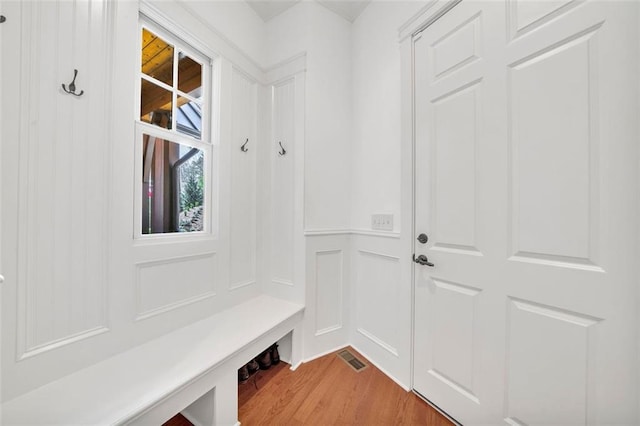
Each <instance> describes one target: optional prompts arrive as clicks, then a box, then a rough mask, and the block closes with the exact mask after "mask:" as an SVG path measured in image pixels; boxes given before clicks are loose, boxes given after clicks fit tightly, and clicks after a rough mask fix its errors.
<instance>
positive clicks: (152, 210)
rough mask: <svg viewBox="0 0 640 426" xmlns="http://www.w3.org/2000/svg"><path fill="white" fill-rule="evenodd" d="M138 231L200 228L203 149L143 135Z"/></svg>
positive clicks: (181, 230) (201, 219)
mask: <svg viewBox="0 0 640 426" xmlns="http://www.w3.org/2000/svg"><path fill="white" fill-rule="evenodd" d="M143 150H144V152H143V160H142V161H143V164H142V170H143V173H142V194H141V196H142V233H143V234H157V233H168V232H195V231H202V230H204V189H205V188H204V152H203V151H202V150H199V149H197V148H192V147H189V146H186V145H181V144H179V143H175V142H171V141H168V140H164V139H160V138H156V137H153V136H149V135H143Z"/></svg>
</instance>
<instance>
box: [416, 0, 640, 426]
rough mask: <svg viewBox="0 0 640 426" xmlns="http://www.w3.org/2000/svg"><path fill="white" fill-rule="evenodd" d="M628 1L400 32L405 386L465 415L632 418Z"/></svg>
mask: <svg viewBox="0 0 640 426" xmlns="http://www.w3.org/2000/svg"><path fill="white" fill-rule="evenodd" d="M637 8H638V4H637V3H636V2H604V1H591V2H590V1H586V2H581V1H553V2H551V1H549V2H531V1H517V0H507V1H506V2H469V1H463V2H461V3H460V4H458V5H456V6H455V7H453V9H452V10H450V11H449V12H447V13H446V14H444V16H442V17H441V18H440V19H438V20H436V21H435V22H434V23H433V24H431V25H429V26H428V27H427V28H426V29H425V30H423V31H422V32H421V33H419V34H417V35H416V36H414V40H413V43H414V105H415V111H414V114H415V117H414V125H415V157H414V160H415V230H416V237H417V236H418V234H421V233H424V234H425V235H426V236H427V237H428V241H427V242H426V243H424V244H423V243H420V242H419V241H417V240H416V242H415V255H416V256H419V255H424V256H426V258H428V261H427V260H424V258H422V263H424V264H418V263H416V264H415V329H414V330H415V336H414V337H415V345H414V351H415V352H414V388H415V390H416V391H417V392H418V393H420V394H421V395H423V396H424V397H425V398H427V399H428V400H430V401H431V402H432V403H433V404H435V405H437V406H438V407H440V408H441V409H442V410H444V411H445V412H447V413H448V414H449V415H451V416H452V417H453V418H455V419H456V420H458V421H459V422H461V423H463V424H465V425H480V424H482V425H498V424H508V425H529V426H533V425H586V424H589V425H605V424H606V425H611V424H616V425H632V424H638V417H637V412H636V410H637V406H638V396H637V389H636V386H637V382H638V371H637V368H638V367H637V363H638V355H637V341H638V329H637V298H636V288H637V286H638V270H637V267H636V266H635V265H636V264H637V258H638V249H637V246H636V244H637V241H638V235H639V232H638V222H639V219H638V189H639V188H638V180H639V179H638V173H637V169H638V128H637V121H638V116H639V115H638V79H639V77H638V75H637V69H638V68H637V66H638V52H639V50H638V38H639V37H638V29H637V28H638V17H639V14H638V10H637ZM427 262H428V263H433V266H429V265H427V264H426V263H427Z"/></svg>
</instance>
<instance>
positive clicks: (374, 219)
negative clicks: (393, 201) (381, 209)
mask: <svg viewBox="0 0 640 426" xmlns="http://www.w3.org/2000/svg"><path fill="white" fill-rule="evenodd" d="M371 229H376V230H378V231H393V215H392V214H372V215H371Z"/></svg>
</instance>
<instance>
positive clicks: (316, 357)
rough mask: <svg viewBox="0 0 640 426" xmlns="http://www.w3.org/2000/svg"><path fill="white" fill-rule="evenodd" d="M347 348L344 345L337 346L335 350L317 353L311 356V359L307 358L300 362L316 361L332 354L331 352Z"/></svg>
mask: <svg viewBox="0 0 640 426" xmlns="http://www.w3.org/2000/svg"><path fill="white" fill-rule="evenodd" d="M347 346H349V344H344V345H341V346H337V347H335V348H333V349H329V350H328V351H324V352H321V353H319V354H316V355H313V356H311V357H309V358H305V359H304V360H303V361H302V362H310V361H313V360H314V359H318V358H321V357H323V356H325V355H329V354H330V353H332V352H335V351H339V350H340V349H344V348H346V347H347Z"/></svg>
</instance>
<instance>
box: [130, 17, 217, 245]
mask: <svg viewBox="0 0 640 426" xmlns="http://www.w3.org/2000/svg"><path fill="white" fill-rule="evenodd" d="M144 29H146V30H148V31H150V32H152V33H153V34H155V35H157V36H158V37H160V38H162V39H163V40H164V41H165V42H167V43H168V44H171V45H172V46H173V49H174V51H173V82H172V86H169V85H168V84H166V83H164V82H162V81H160V80H156V79H155V78H153V77H151V76H149V75H147V74H144V73H143V72H142V69H141V56H140V54H141V52H142V32H143V30H144ZM189 39H190V37H188V36H187V35H186V34H185V33H184V32H183V31H178V30H177V29H176V28H172V27H171V25H167V24H166V23H165V24H159V23H156V22H154V21H153V20H151V19H150V18H149V17H147V16H146V15H144V14H143V13H140V14H139V18H138V32H137V50H136V52H137V60H136V72H135V76H136V94H135V106H136V107H135V117H134V123H135V124H134V127H135V138H134V146H135V153H134V158H135V166H134V179H135V185H134V191H135V192H134V200H135V201H134V227H133V231H134V232H133V234H134V235H133V238H134V240H135V242H136V243H139V244H144V243H149V242H160V241H165V242H166V241H176V240H179V241H184V240H192V239H195V240H200V239H203V238H208V239H210V238H212V237H214V238H215V237H216V231H217V221H215V222H214V217H217V215H214V209H216V207H217V206H216V205H214V201H215V197H214V194H215V192H217V191H215V190H217V188H214V184H215V183H214V178H215V177H217V175H218V174H217V173H214V164H215V161H214V149H215V147H216V146H217V142H218V140H217V138H214V135H215V134H216V133H215V132H214V124H215V123H216V121H217V120H215V119H216V118H217V115H218V114H219V111H214V106H215V105H219V102H218V98H219V90H214V79H215V78H216V77H215V75H216V74H217V73H218V70H217V68H218V67H217V66H216V61H215V58H214V57H212V56H210V55H207V54H204V53H202V52H201V51H200V50H198V49H196V48H195V47H194V45H195V43H193V42H190V40H189ZM180 53H184V54H185V55H186V56H188V57H189V58H191V59H192V60H194V61H195V62H197V63H199V64H200V65H201V67H202V68H201V69H202V86H201V99H202V101H201V102H198V103H199V104H200V107H201V109H202V115H201V119H202V122H201V123H202V125H201V135H200V138H199V139H198V138H196V137H194V136H191V135H189V134H187V133H181V132H179V131H178V129H177V115H178V114H177V113H176V112H177V109H178V107H177V103H176V101H177V98H178V97H185V98H187V99H188V100H195V99H194V98H193V97H192V96H190V95H189V94H188V93H184V92H182V91H180V90H179V89H178V60H177V58H178V55H179V54H180ZM143 79H144V80H146V81H149V82H151V83H153V84H155V85H157V86H159V87H162V88H164V89H166V90H170V91H171V96H172V98H171V99H172V114H171V115H172V117H171V121H172V124H171V129H165V128H162V127H160V126H157V125H154V124H151V123H147V122H144V121H142V120H141V119H140V111H141V92H142V80H143ZM144 135H148V136H150V137H156V138H159V139H163V140H165V141H167V142H173V143H176V144H180V145H183V146H187V147H190V148H197V149H199V150H201V151H202V152H203V155H204V160H203V174H204V187H205V188H204V194H203V195H204V200H203V208H204V223H203V230H202V231H191V232H163V233H151V234H143V233H142V222H143V220H142V212H143V203H142V190H143V182H142V179H143V176H142V175H143V168H144V164H143V158H144V154H143V147H144V143H143V140H144ZM215 182H217V179H215ZM214 189H215V190H214ZM216 210H217V209H216Z"/></svg>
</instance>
